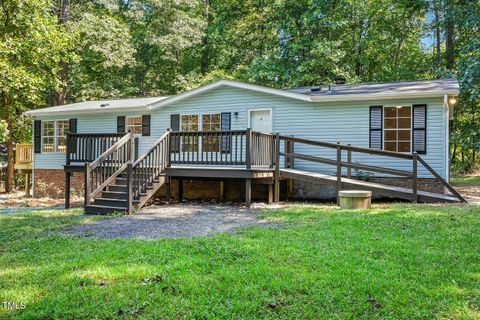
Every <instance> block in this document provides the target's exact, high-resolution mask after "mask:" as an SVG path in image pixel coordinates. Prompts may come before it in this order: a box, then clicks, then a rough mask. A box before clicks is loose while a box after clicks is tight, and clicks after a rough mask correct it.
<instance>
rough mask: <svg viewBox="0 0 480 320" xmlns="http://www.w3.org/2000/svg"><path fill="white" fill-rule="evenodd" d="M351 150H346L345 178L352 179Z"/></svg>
mask: <svg viewBox="0 0 480 320" xmlns="http://www.w3.org/2000/svg"><path fill="white" fill-rule="evenodd" d="M347 146H349V147H350V146H351V144H348V145H347ZM351 164H352V150H350V149H348V150H347V178H351V177H352V167H351Z"/></svg>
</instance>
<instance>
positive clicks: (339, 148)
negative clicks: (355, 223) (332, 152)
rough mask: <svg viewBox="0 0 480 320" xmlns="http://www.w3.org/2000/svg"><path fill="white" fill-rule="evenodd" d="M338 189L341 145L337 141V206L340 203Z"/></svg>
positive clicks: (340, 188)
mask: <svg viewBox="0 0 480 320" xmlns="http://www.w3.org/2000/svg"><path fill="white" fill-rule="evenodd" d="M340 190H342V146H341V145H340V142H337V206H339V205H340Z"/></svg>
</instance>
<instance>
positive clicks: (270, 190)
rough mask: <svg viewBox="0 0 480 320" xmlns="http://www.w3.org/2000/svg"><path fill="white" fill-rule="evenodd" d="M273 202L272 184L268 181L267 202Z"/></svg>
mask: <svg viewBox="0 0 480 320" xmlns="http://www.w3.org/2000/svg"><path fill="white" fill-rule="evenodd" d="M272 202H273V184H272V183H269V184H268V201H267V203H268V204H272Z"/></svg>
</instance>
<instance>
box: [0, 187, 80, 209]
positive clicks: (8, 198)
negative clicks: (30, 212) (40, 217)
mask: <svg viewBox="0 0 480 320" xmlns="http://www.w3.org/2000/svg"><path fill="white" fill-rule="evenodd" d="M82 202H83V198H80V197H72V198H71V199H70V205H71V206H72V207H76V206H80V205H82ZM64 204H65V200H64V199H63V198H60V199H53V198H50V197H43V198H33V197H30V196H25V192H23V191H16V192H12V193H2V194H0V209H2V208H37V207H61V206H64Z"/></svg>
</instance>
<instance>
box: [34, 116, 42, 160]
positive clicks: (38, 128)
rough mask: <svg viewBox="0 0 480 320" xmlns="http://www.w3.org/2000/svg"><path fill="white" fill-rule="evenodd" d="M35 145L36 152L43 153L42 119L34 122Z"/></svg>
mask: <svg viewBox="0 0 480 320" xmlns="http://www.w3.org/2000/svg"><path fill="white" fill-rule="evenodd" d="M33 145H34V151H35V153H42V121H41V120H35V121H34V122H33Z"/></svg>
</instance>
